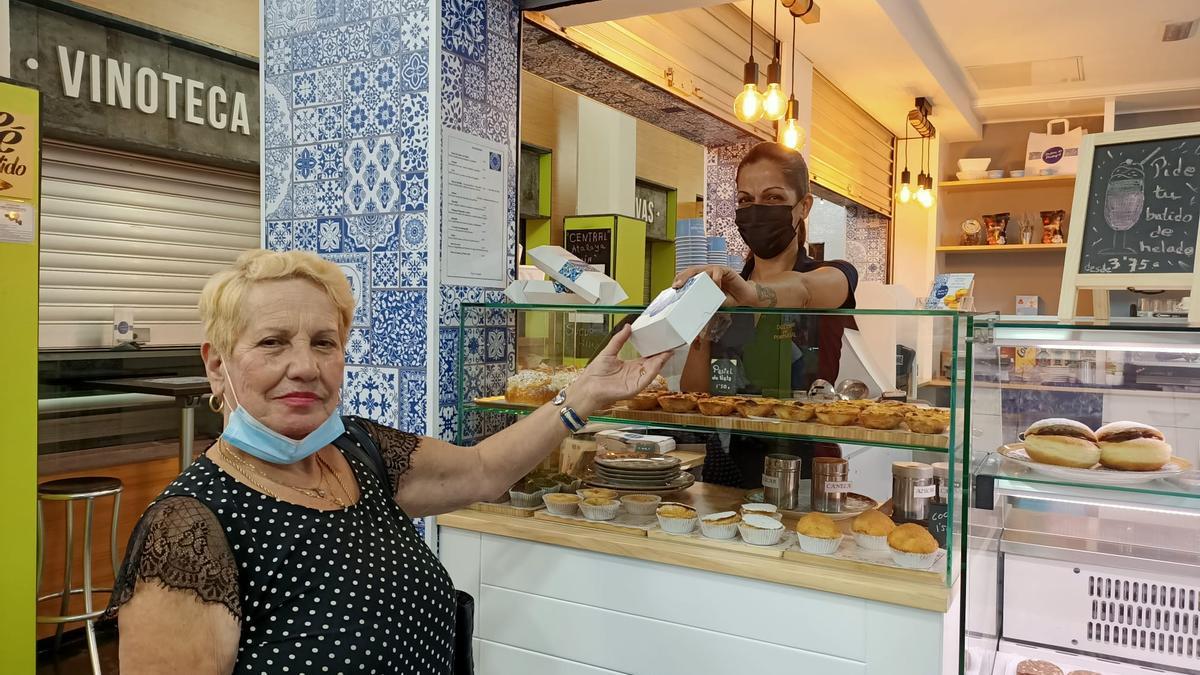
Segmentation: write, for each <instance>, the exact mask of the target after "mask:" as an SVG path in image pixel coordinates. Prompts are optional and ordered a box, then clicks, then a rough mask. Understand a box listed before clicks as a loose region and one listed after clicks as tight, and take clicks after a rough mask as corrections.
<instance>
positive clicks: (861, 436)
mask: <svg viewBox="0 0 1200 675" xmlns="http://www.w3.org/2000/svg"><path fill="white" fill-rule="evenodd" d="M596 414H597V415H600V416H607V417H619V418H621V419H630V420H637V421H639V422H651V423H658V424H675V425H684V426H691V427H708V428H710V429H722V430H729V431H747V432H754V433H767V434H792V435H796V436H820V437H823V438H829V439H831V440H834V441H847V442H854V441H861V442H866V443H878V444H880V445H920V446H926V447H932V448H947V447H949V445H950V437H949V436H948V435H946V434H918V433H914V432H912V431H909V430H907V429H895V430H892V431H882V430H879V429H868V428H866V427H854V426H847V427H835V426H830V425H828V424H820V423H817V422H789V421H787V420H781V419H774V418H765V417H761V418H760V417H755V418H746V417H737V416H734V415H728V416H723V417H717V416H714V415H701V414H700V413H669V412H665V411H662V410H630V409H629V408H626V407H624V406H617V407H615V408H613V409H611V410H607V411H605V412H603V413H596Z"/></svg>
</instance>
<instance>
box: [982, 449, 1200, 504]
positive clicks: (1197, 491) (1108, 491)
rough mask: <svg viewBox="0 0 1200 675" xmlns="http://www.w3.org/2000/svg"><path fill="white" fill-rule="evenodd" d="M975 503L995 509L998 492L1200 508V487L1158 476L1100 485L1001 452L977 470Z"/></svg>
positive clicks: (988, 457) (1039, 496)
mask: <svg viewBox="0 0 1200 675" xmlns="http://www.w3.org/2000/svg"><path fill="white" fill-rule="evenodd" d="M974 476H975V492H974V494H975V506H976V507H977V508H991V504H992V500H993V497H994V496H995V495H996V494H997V493H1001V494H1005V495H1010V496H1026V497H1038V498H1055V499H1060V500H1061V499H1063V498H1068V499H1078V500H1087V501H1103V502H1109V503H1119V504H1123V505H1129V506H1153V507H1158V508H1172V509H1200V487H1197V488H1189V487H1186V486H1184V485H1180V484H1176V483H1174V482H1171V481H1170V480H1169V479H1158V480H1155V481H1152V482H1149V483H1143V484H1140V485H1098V484H1096V483H1091V482H1087V481H1083V480H1065V479H1061V478H1054V477H1051V476H1046V475H1043V474H1039V473H1035V472H1034V471H1032V470H1031V469H1028V468H1026V467H1022V466H1020V465H1016V464H1014V463H1013V462H1010V461H1008V460H1006V459H1004V457H1003V456H1001V455H999V454H991V455H988V456H987V457H986V458H985V459H984V460H983V461H982V462H981V463H980V464H979V466H978V468H976V470H975V471H974Z"/></svg>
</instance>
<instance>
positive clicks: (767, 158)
mask: <svg viewBox="0 0 1200 675" xmlns="http://www.w3.org/2000/svg"><path fill="white" fill-rule="evenodd" d="M758 162H771V163H772V164H774V165H775V166H777V167H779V170H780V171H781V172H783V177H784V178H786V179H787V182H788V187H791V188H792V189H793V190H795V191H796V197H797V199H803V198H804V196H805V195H807V194H808V192H809V187H808V163H807V162H805V161H804V155H802V154H800V151H798V150H792V149H791V148H789V147H787V146H786V145H783V144H781V143H772V142H770V141H764V142H762V143H759V144H758V145H756V146H754V147H753V148H750V152H747V153H746V156H745V157H743V158H742V161H741V162H740V163H739V164H738V168H737V172H738V174H740V173H741V172H742V168H743V167H746V166H750V165H751V164H757V163H758ZM734 180H737V178H736V174H735V178H734Z"/></svg>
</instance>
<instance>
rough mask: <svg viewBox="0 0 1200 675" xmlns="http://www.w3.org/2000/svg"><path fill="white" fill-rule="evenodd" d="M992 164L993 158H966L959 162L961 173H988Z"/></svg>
mask: <svg viewBox="0 0 1200 675" xmlns="http://www.w3.org/2000/svg"><path fill="white" fill-rule="evenodd" d="M991 163H992V158H991V157H966V158H964V159H960V160H958V170H959V171H987V168H988V164H991Z"/></svg>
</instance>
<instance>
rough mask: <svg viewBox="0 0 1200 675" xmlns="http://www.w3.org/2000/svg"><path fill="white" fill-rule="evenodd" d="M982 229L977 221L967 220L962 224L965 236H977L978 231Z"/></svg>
mask: <svg viewBox="0 0 1200 675" xmlns="http://www.w3.org/2000/svg"><path fill="white" fill-rule="evenodd" d="M981 229H983V228H982V226H981V225H980V224H979V221H978V220H975V219H974V218H968V219H967V220H964V221H963V223H962V231H963V232H965V233H967V234H979V230H981Z"/></svg>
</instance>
